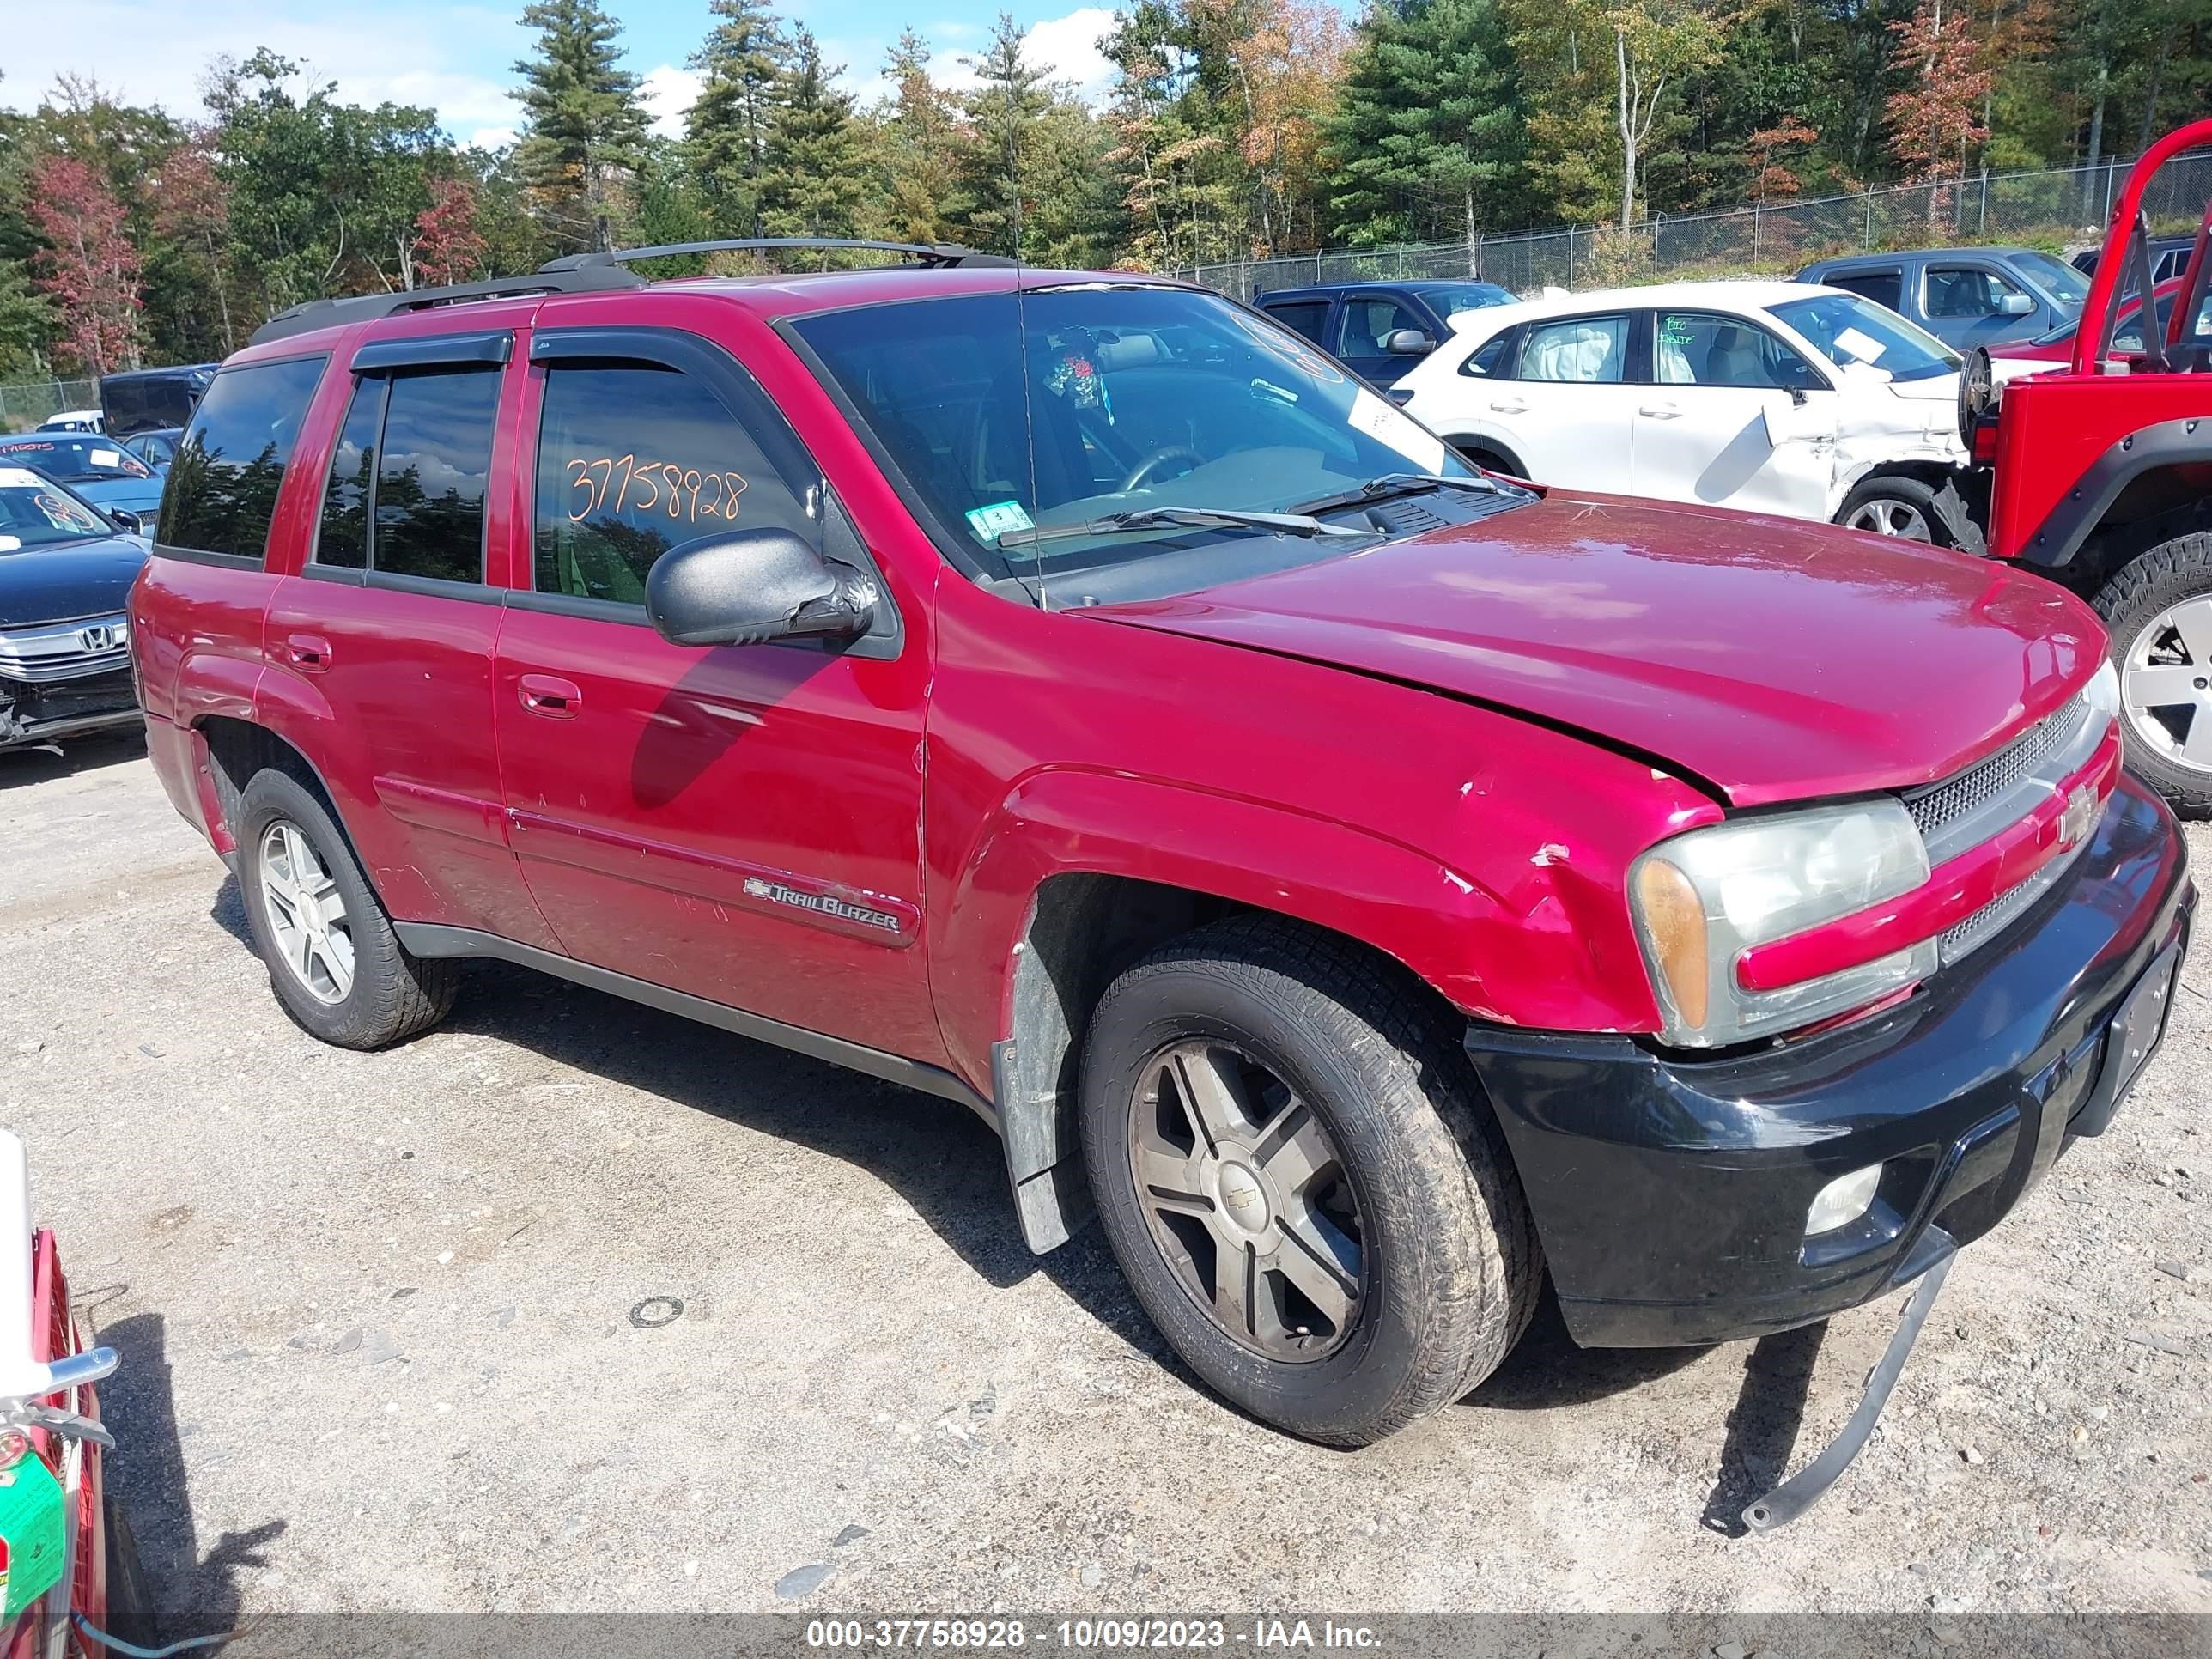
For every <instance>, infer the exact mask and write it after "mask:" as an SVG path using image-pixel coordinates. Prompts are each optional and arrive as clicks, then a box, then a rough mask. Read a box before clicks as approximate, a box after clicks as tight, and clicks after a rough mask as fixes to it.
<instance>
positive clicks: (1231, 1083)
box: [1129, 1038, 1367, 1361]
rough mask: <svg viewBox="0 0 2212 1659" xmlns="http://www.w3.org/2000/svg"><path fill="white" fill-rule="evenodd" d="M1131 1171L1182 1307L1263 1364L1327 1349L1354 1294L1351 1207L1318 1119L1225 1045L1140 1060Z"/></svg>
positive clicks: (1342, 1335)
mask: <svg viewBox="0 0 2212 1659" xmlns="http://www.w3.org/2000/svg"><path fill="white" fill-rule="evenodd" d="M1129 1163H1130V1169H1131V1172H1132V1173H1133V1176H1135V1178H1136V1187H1137V1202H1138V1204H1139V1206H1141V1207H1142V1209H1143V1211H1144V1214H1145V1223H1146V1226H1147V1228H1148V1229H1149V1230H1150V1231H1151V1233H1152V1242H1153V1243H1155V1244H1157V1245H1158V1247H1159V1249H1160V1253H1161V1255H1163V1256H1164V1257H1165V1258H1166V1260H1167V1262H1168V1265H1169V1267H1170V1268H1171V1269H1172V1270H1173V1271H1174V1273H1175V1275H1176V1279H1178V1281H1180V1282H1181V1284H1182V1287H1183V1289H1184V1290H1185V1291H1188V1292H1189V1294H1190V1295H1191V1297H1193V1299H1194V1300H1195V1301H1196V1302H1198V1303H1199V1304H1200V1306H1202V1307H1204V1308H1206V1310H1208V1311H1210V1312H1211V1313H1212V1315H1213V1316H1214V1319H1215V1320H1216V1322H1218V1323H1219V1324H1220V1326H1221V1328H1223V1329H1224V1330H1225V1331H1226V1332H1228V1334H1230V1335H1231V1337H1232V1338H1234V1339H1235V1340H1237V1342H1238V1343H1239V1344H1240V1345H1241V1346H1244V1347H1246V1348H1249V1349H1251V1350H1252V1351H1254V1352H1256V1353H1260V1354H1264V1355H1265V1356H1266V1357H1267V1358H1270V1359H1280V1360H1292V1361H1305V1360H1314V1359H1321V1358H1326V1357H1327V1356H1328V1355H1329V1354H1331V1353H1334V1352H1335V1351H1336V1350H1337V1349H1338V1348H1339V1347H1340V1346H1342V1345H1343V1342H1344V1340H1345V1339H1346V1337H1347V1336H1349V1335H1350V1334H1351V1333H1352V1328H1353V1327H1354V1326H1355V1325H1356V1324H1357V1323H1358V1319H1359V1310H1360V1306H1361V1303H1362V1300H1363V1298H1364V1295H1365V1293H1366V1287H1367V1277H1366V1272H1365V1252H1364V1249H1363V1248H1362V1238H1363V1234H1362V1230H1361V1226H1360V1215H1359V1206H1358V1201H1357V1200H1356V1199H1355V1198H1354V1196H1353V1194H1352V1183H1351V1182H1350V1180H1349V1179H1348V1178H1347V1176H1346V1172H1345V1168H1344V1161H1343V1158H1342V1157H1341V1155H1340V1153H1339V1152H1337V1149H1336V1143H1335V1141H1334V1139H1331V1138H1330V1136H1329V1133H1328V1130H1327V1129H1326V1128H1325V1127H1322V1121H1321V1118H1320V1115H1318V1114H1317V1113H1316V1112H1315V1110H1314V1109H1313V1108H1312V1107H1311V1106H1310V1105H1309V1104H1308V1103H1306V1102H1305V1101H1304V1100H1301V1099H1300V1098H1299V1097H1297V1095H1296V1094H1295V1093H1294V1092H1292V1091H1291V1088H1290V1086H1289V1085H1287V1084H1285V1082H1284V1081H1283V1079H1281V1078H1280V1077H1279V1076H1278V1075H1277V1074H1276V1073H1274V1072H1273V1071H1271V1070H1270V1069H1268V1068H1267V1066H1264V1065H1262V1064H1261V1062H1259V1061H1258V1060H1255V1059H1253V1058H1252V1056H1251V1055H1249V1054H1246V1053H1245V1052H1244V1051H1243V1049H1241V1048H1237V1046H1236V1045H1235V1044H1233V1043H1229V1042H1221V1041H1218V1040H1217V1039H1212V1038H1194V1039H1189V1040H1186V1041H1183V1042H1176V1043H1171V1044H1170V1045H1169V1046H1168V1047H1166V1048H1162V1049H1160V1050H1159V1051H1158V1053H1156V1054H1153V1055H1152V1058H1151V1059H1150V1060H1146V1062H1145V1066H1144V1069H1143V1070H1142V1072H1140V1073H1139V1076H1138V1081H1137V1087H1136V1092H1135V1096H1134V1098H1133V1100H1132V1102H1131V1104H1130V1112H1129Z"/></svg>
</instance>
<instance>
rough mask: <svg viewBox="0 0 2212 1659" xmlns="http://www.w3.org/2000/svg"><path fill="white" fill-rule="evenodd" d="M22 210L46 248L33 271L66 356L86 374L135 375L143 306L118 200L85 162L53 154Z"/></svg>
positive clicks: (38, 170) (35, 172)
mask: <svg viewBox="0 0 2212 1659" xmlns="http://www.w3.org/2000/svg"><path fill="white" fill-rule="evenodd" d="M26 205H27V210H28V214H29V218H30V221H31V223H32V225H33V228H35V229H36V230H37V231H38V233H39V234H40V237H42V238H43V239H44V240H45V242H46V246H44V247H43V248H41V249H40V251H39V252H38V253H37V254H36V255H35V256H34V257H33V270H34V272H35V273H36V280H37V283H38V286H39V287H40V289H44V290H45V291H46V295H48V296H49V297H50V298H51V299H52V301H53V305H54V308H55V310H56V311H57V312H58V314H59V316H60V319H61V338H60V339H59V340H58V342H57V344H58V346H59V347H60V348H61V350H62V352H63V354H64V356H67V357H68V358H70V360H72V361H73V362H74V363H75V365H76V368H78V369H80V370H81V371H82V372H83V373H84V374H113V373H114V372H115V371H116V370H118V369H121V368H137V367H138V353H139V344H140V335H141V327H140V313H142V311H143V308H144V300H143V295H142V293H141V291H140V265H139V258H138V250H137V248H136V247H134V246H132V245H131V239H130V238H129V237H128V236H126V235H125V234H124V218H125V211H124V204H123V200H122V198H121V197H119V196H118V195H117V194H116V193H115V191H114V190H113V189H112V187H111V186H110V185H109V184H108V182H107V180H106V179H105V178H103V177H102V176H101V175H100V173H99V171H98V170H97V169H95V168H94V167H93V166H92V165H91V164H90V163H89V162H87V161H79V160H78V159H77V158H76V157H75V156H73V155H48V156H46V157H44V158H43V159H41V160H40V161H39V162H38V164H37V165H36V166H35V167H33V169H32V172H31V193H30V199H29V201H28V203H27V204H26Z"/></svg>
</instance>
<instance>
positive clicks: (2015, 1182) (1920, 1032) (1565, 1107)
mask: <svg viewBox="0 0 2212 1659" xmlns="http://www.w3.org/2000/svg"><path fill="white" fill-rule="evenodd" d="M2196 904H2197V891H2196V888H2195V885H2194V884H2192V883H2191V880H2190V877H2189V870H2188V854H2187V851H2186V848H2185V845H2184V843H2183V842H2182V839H2181V834H2180V830H2179V827H2178V826H2177V825H2176V824H2175V823H2174V822H2173V817H2172V814H2171V813H2170V812H2168V811H2166V807H2165V806H2164V805H2162V804H2161V803H2160V801H2159V800H2158V799H2156V798H2155V797H2154V796H2153V795H2152V794H2151V793H2149V792H2148V791H2147V790H2145V789H2144V788H2143V787H2142V786H2141V785H2140V784H2138V783H2136V781H2134V780H2133V779H2132V778H2125V777H2124V778H2123V779H2122V781H2121V784H2120V787H2119V788H2118V790H2117V791H2116V792H2115V793H2114V794H2113V796H2112V804H2111V805H2110V806H2109V807H2108V808H2107V809H2106V813H2105V816H2104V819H2103V821H2102V823H2100V826H2099V829H2098V831H2097V834H2096V836H2095V837H2094V838H2093V840H2092V842H2091V843H2090V845H2089V846H2088V847H2087V848H2085V849H2084V850H2083V852H2082V854H2081V857H2080V858H2079V859H2077V860H2075V865H2074V867H2073V868H2072V869H2071V870H2070V871H2069V872H2067V874H2066V876H2065V877H2064V878H2063V879H2062V880H2061V881H2060V882H2059V884H2057V886H2056V887H2055V888H2053V889H2052V890H2051V892H2050V893H2048V894H2046V895H2045V896H2044V897H2043V898H2042V899H2040V900H2039V901H2038V902H2037V904H2036V906H2035V908H2033V909H2032V910H2030V911H2029V912H2028V913H2027V915H2024V916H2023V917H2021V919H2020V920H2019V921H2016V922H2015V923H2014V924H2013V925H2012V927H2009V928H2008V929H2007V930H2006V931H2005V932H2004V933H2002V934H2000V935H1999V936H1998V937H1997V938H1996V939H1992V940H1991V941H1990V943H1988V944H1987V945H1984V946H1983V947H1982V948H1981V949H1980V950H1978V951H1975V952H1974V953H1973V954H1972V956H1970V957H1967V958H1966V960H1965V961H1963V962H1961V963H1958V964H1957V965H1956V966H1954V967H1952V968H1949V969H1945V970H1944V972H1943V973H1942V974H1941V975H1938V976H1937V977H1936V979H1934V980H1932V981H1929V984H1928V985H1926V986H1925V987H1923V988H1922V989H1921V990H1920V991H1918V992H1917V993H1916V994H1914V995H1913V997H1912V998H1911V1000H1909V1001H1906V1002H1905V1003H1903V1004H1901V1005H1899V1006H1897V1007H1895V1008H1893V1009H1890V1010H1888V1011H1887V1012H1883V1013H1881V1014H1879V1015H1877V1016H1875V1017H1874V1018H1869V1019H1866V1020H1863V1021H1861V1022H1859V1023H1858V1024H1853V1025H1849V1026H1844V1027H1842V1028H1839V1029H1838V1030H1833V1031H1830V1032H1826V1033H1824V1034H1821V1035H1820V1036H1812V1037H1808V1038H1805V1039H1803V1040H1802V1041H1800V1042H1792V1043H1790V1044H1789V1045H1787V1046H1786V1047H1783V1048H1771V1049H1767V1050H1765V1051H1762V1052H1759V1053H1756V1054H1746V1055H1738V1056H1734V1057H1730V1058H1726V1059H1718V1060H1695V1059H1688V1058H1685V1057H1683V1056H1681V1055H1680V1054H1660V1053H1655V1052H1653V1051H1652V1050H1651V1049H1650V1048H1648V1047H1646V1046H1644V1045H1643V1044H1641V1043H1639V1042H1636V1041H1634V1040H1633V1039H1631V1038H1628V1037H1608V1036H1564V1035H1558V1034H1543V1033H1532V1032H1525V1031H1518V1030H1510V1029H1505V1028H1499V1027H1495V1026H1489V1025H1480V1026H1474V1027H1471V1028H1470V1029H1469V1030H1468V1037H1467V1047H1468V1054H1469V1055H1470V1056H1471V1057H1472V1058H1473V1060H1474V1065H1475V1069H1476V1070H1477V1072H1478V1073H1480V1076H1481V1079H1482V1082H1483V1085H1484V1087H1485V1088H1486V1090H1487V1091H1489V1095H1490V1098H1491V1101H1492V1104H1493V1105H1494V1106H1495V1107H1496V1109H1497V1111H1498V1117H1499V1119H1500V1121H1502V1122H1503V1124H1504V1129H1505V1138H1506V1140H1507V1142H1508V1144H1509V1145H1510V1146H1511V1148H1512V1151H1513V1157H1514V1160H1515V1163H1516V1165H1517V1166H1518V1168H1519V1170H1520V1175H1521V1180H1522V1186H1523V1187H1524V1188H1525V1189H1526V1190H1527V1192H1528V1201H1529V1204H1530V1206H1532V1208H1533V1209H1534V1212H1535V1218H1536V1228H1537V1231H1538V1234H1539V1236H1540V1237H1541V1239H1542V1241H1543V1245H1544V1251H1545V1255H1546V1256H1547V1259H1548V1261H1549V1265H1550V1267H1551V1272H1552V1278H1553V1283H1554V1285H1556V1287H1557V1289H1558V1291H1559V1305H1560V1308H1561V1310H1562V1311H1563V1313H1564V1314H1565V1317H1566V1322H1567V1328H1568V1329H1569V1330H1570V1331H1571V1333H1572V1334H1573V1335H1574V1337H1575V1339H1576V1340H1577V1341H1579V1342H1581V1343H1583V1344H1584V1345H1586V1346H1592V1347H1657V1346H1670V1345H1673V1344H1676V1343H1690V1342H1717V1341H1726V1340H1732V1339H1735V1338H1739V1337H1752V1336H1759V1335H1762V1334H1765V1333H1767V1332H1770V1331H1778V1330H1785V1329H1788V1328H1790V1327H1792V1326H1796V1325H1802V1324H1806V1323H1808V1322H1812V1321H1814V1320H1817V1319H1822V1318H1825V1317H1826V1316H1828V1315H1830V1314H1832V1313H1834V1312H1837V1311H1838V1310H1841V1309H1844V1308H1849V1307H1852V1306H1855V1305H1857V1304H1859V1303H1861V1302H1863V1301H1866V1300H1867V1299H1869V1297H1875V1296H1878V1295H1880V1294H1881V1293H1882V1292H1883V1291H1887V1290H1888V1289H1890V1288H1891V1287H1892V1286H1893V1285H1901V1284H1903V1283H1905V1281H1907V1280H1909V1279H1913V1278H1915V1277H1917V1275H1918V1274H1919V1273H1922V1272H1924V1271H1925V1270H1926V1268H1927V1267H1928V1265H1929V1263H1930V1262H1931V1261H1934V1260H1936V1258H1937V1257H1938V1256H1940V1255H1942V1254H1943V1252H1944V1251H1945V1250H1946V1249H1948V1248H1949V1247H1950V1246H1951V1245H1952V1244H1953V1243H1961V1244H1963V1243H1967V1242H1968V1241H1970V1240H1972V1239H1974V1238H1978V1237H1980V1236H1981V1235H1982V1234H1983V1233H1984V1232H1987V1231H1989V1230H1990V1228H1991V1227H1993V1226H1995V1225H1996V1224H1997V1222H1998V1221H2000V1220H2002V1218H2004V1216H2005V1215H2006V1213H2007V1212H2008V1211H2010V1210H2011V1208H2012V1206H2014V1205H2015V1203H2016V1202H2018V1201H2019V1199H2020V1197H2021V1194H2023V1193H2024V1192H2026V1191H2027V1188H2029V1187H2030V1186H2032V1185H2033V1183H2034V1182H2036V1181H2037V1180H2039V1178H2040V1177H2041V1176H2042V1175H2043V1174H2044V1172H2045V1170H2048V1169H2049V1168H2050V1166H2051V1162H2052V1161H2053V1160H2054V1159H2055V1158H2057V1156H2058V1154H2059V1152H2060V1151H2061V1150H2062V1148H2063V1146H2065V1145H2066V1144H2067V1143H2068V1142H2069V1140H2070V1139H2073V1138H2074V1137H2075V1136H2079V1135H2084V1134H2095V1133H2100V1132H2101V1131H2102V1130H2103V1128H2104V1127H2105V1126H2106V1123H2107V1122H2109V1121H2111V1118H2112V1113H2113V1112H2114V1111H2115V1110H2116V1109H2118V1106H2119V1103H2120V1102H2121V1100H2122V1099H2123V1098H2124V1097H2125V1095H2126V1092H2127V1090H2128V1089H2129V1087H2130V1085H2132V1084H2133V1082H2134V1081H2135V1079H2136V1075H2137V1074H2138V1073H2139V1072H2140V1069H2141V1066H2142V1064H2143V1062H2144V1061H2146V1060H2148V1058H2149V1051H2150V1049H2151V1048H2154V1046H2155V1045H2156V1043H2157V1042H2158V1039H2159V1038H2160V1036H2162V1035H2163V1032H2164V1027H2165V1013H2166V1007H2167V1006H2168V1004H2169V1003H2170V1001H2171V996H2172V994H2171V992H2170V991H2169V990H2167V989H2166V985H2167V976H2168V975H2172V974H2173V973H2174V972H2176V971H2178V968H2179V958H2180V956H2181V952H2182V951H2183V949H2184V948H2185V945H2186V942H2187V938H2188V933H2189V925H2190V921H2191V916H2192V915H2193V914H2194V912H2195V909H2196ZM2138 991H2140V992H2141V994H2140V995H2137V993H2138ZM1877 1162H1880V1163H1882V1164H1885V1165H1886V1168H1885V1169H1884V1170H1883V1172H1882V1176H1881V1183H1880V1185H1879V1187H1878V1188H1877V1190H1876V1196H1875V1203H1874V1206H1873V1208H1872V1209H1871V1210H1870V1211H1869V1212H1868V1213H1867V1215H1866V1216H1864V1217H1863V1218H1861V1219H1860V1220H1859V1221H1858V1222H1856V1223H1854V1224H1852V1225H1849V1226H1846V1227H1844V1228H1840V1229H1838V1230H1837V1231H1834V1232H1832V1233H1826V1234H1823V1235H1821V1236H1820V1237H1816V1238H1813V1239H1808V1238H1807V1237H1806V1236H1805V1217H1806V1211H1807V1208H1808V1206H1810V1205H1811V1203H1812V1201H1813V1198H1814V1194H1817V1193H1818V1192H1819V1191H1820V1188H1822V1187H1824V1186H1826V1184H1827V1183H1828V1182H1830V1181H1832V1180H1834V1179H1835V1178H1836V1177H1838V1176H1843V1175H1847V1174H1849V1173H1850V1172H1851V1171H1852V1170H1860V1169H1863V1168H1865V1167H1866V1166H1867V1165H1869V1164H1875V1163H1877Z"/></svg>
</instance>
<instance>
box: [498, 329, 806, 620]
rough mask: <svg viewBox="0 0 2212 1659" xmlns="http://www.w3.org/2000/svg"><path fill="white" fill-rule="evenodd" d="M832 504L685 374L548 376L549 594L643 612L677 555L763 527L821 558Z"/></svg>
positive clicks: (541, 423) (545, 507)
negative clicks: (664, 562) (662, 569)
mask: <svg viewBox="0 0 2212 1659" xmlns="http://www.w3.org/2000/svg"><path fill="white" fill-rule="evenodd" d="M763 417H764V418H772V417H767V416H765V414H764V412H763ZM821 498H822V490H821V479H820V477H818V476H815V477H796V478H786V477H784V476H782V474H781V472H779V471H778V470H777V469H776V468H775V466H774V465H771V464H770V462H769V459H768V457H767V456H766V455H765V454H764V453H763V452H762V449H761V444H760V440H759V438H758V437H757V435H756V434H755V432H754V431H753V429H752V428H751V427H750V425H749V424H748V423H747V422H744V421H741V420H739V419H738V417H737V416H735V415H733V414H732V413H731V411H730V410H728V409H727V408H726V406H725V405H724V404H723V403H722V401H721V399H720V398H719V397H717V396H716V395H715V394H714V392H712V391H711V390H709V389H708V387H707V386H705V385H703V384H702V382H700V381H699V380H695V379H693V378H692V377H691V376H690V375H688V374H684V373H683V372H682V371H680V370H678V369H673V368H662V367H660V366H659V365H657V364H652V363H639V362H622V363H594V362H583V363H577V364H574V365H573V366H572V365H568V364H561V363H556V364H554V365H553V366H552V367H550V368H548V369H547V370H546V374H545V395H544V406H543V413H542V414H541V416H539V420H538V501H537V534H536V552H535V568H536V578H535V581H534V584H533V585H534V586H536V588H537V590H538V592H540V593H558V594H563V595H566V596H567V597H568V598H570V599H605V600H611V601H612V602H614V603H616V604H619V605H642V604H644V603H645V578H646V574H647V572H648V571H650V570H651V569H652V568H653V561H654V560H656V559H658V558H659V556H661V555H662V554H663V553H665V552H666V551H668V550H669V549H670V548H671V547H677V546H680V545H681V544H684V543H685V542H690V541H696V540H698V539H699V538H701V537H702V536H713V535H717V534H720V533H722V532H727V531H731V530H739V529H750V528H751V527H753V526H777V527H780V528H782V529H786V530H791V531H795V532H798V533H799V535H800V536H802V537H804V538H805V539H806V540H808V541H810V542H811V543H812V544H814V545H815V546H817V547H819V546H820V545H821V544H822V531H821V525H820V521H819V519H818V516H817V515H818V513H819V511H820V503H821Z"/></svg>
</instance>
